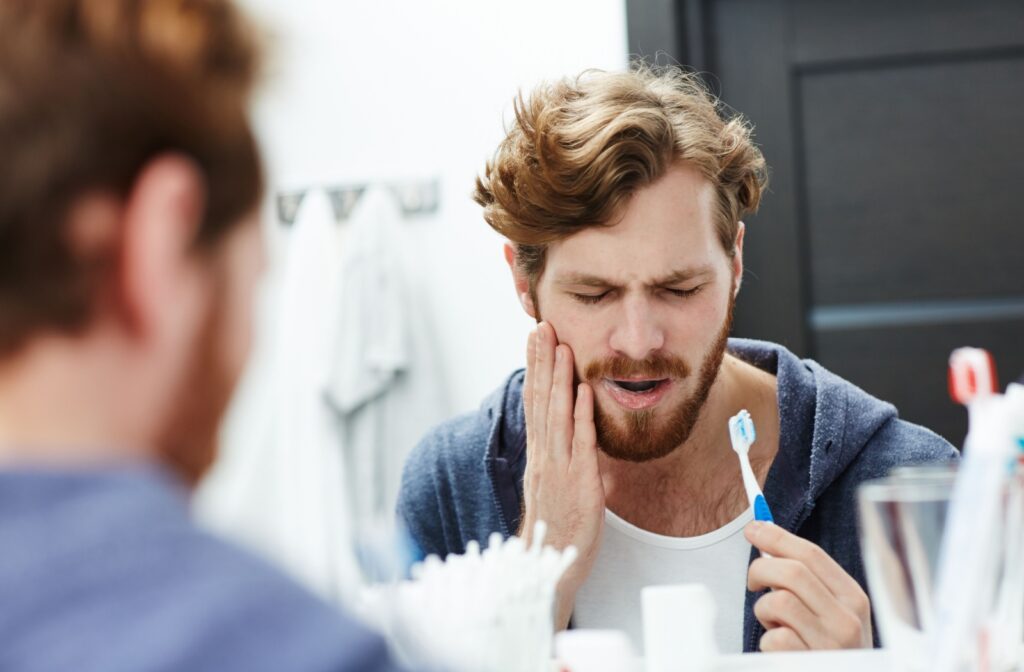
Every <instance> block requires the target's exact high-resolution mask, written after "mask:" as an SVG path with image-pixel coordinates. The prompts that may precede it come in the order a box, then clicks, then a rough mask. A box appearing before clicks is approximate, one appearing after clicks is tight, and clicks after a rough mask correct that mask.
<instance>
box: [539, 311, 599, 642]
mask: <svg viewBox="0 0 1024 672" xmlns="http://www.w3.org/2000/svg"><path fill="white" fill-rule="evenodd" d="M526 361H527V367H526V381H525V382H524V384H523V401H524V404H525V412H526V413H525V415H526V475H525V478H524V484H523V498H524V503H525V506H524V514H523V521H522V524H521V527H520V530H521V531H520V536H522V537H524V539H525V540H526V541H527V543H529V542H530V539H529V535H530V533H531V531H532V530H533V528H534V524H535V522H536V521H538V520H543V521H544V522H546V523H547V543H548V544H550V545H552V546H554V547H555V548H556V549H558V550H562V549H564V548H565V547H566V546H569V545H572V546H575V547H576V550H577V551H578V554H579V555H578V559H577V560H576V562H575V563H574V564H573V565H572V567H571V568H569V570H568V571H566V573H565V574H564V575H563V577H562V580H561V581H560V583H559V586H558V602H557V607H556V615H555V625H556V627H558V628H559V629H561V628H564V627H565V626H566V625H567V624H568V622H569V617H570V616H571V614H572V608H573V603H574V602H575V599H576V592H577V591H578V590H579V587H580V586H581V585H582V584H583V582H584V581H585V580H586V578H587V575H588V574H589V573H590V569H591V568H592V567H593V564H594V559H595V558H596V556H597V550H598V547H599V546H600V539H601V531H602V527H603V525H604V508H605V499H604V485H603V484H602V482H601V472H600V469H599V467H598V459H597V456H598V452H597V451H598V448H597V430H596V429H595V427H594V393H593V390H591V389H590V386H589V385H587V384H585V383H584V384H581V385H580V386H579V388H578V390H576V391H575V392H576V393H575V395H574V390H573V372H574V368H573V354H572V350H571V349H570V348H569V346H567V345H564V344H559V343H558V339H557V336H556V335H555V330H554V329H553V328H552V327H551V325H550V324H548V323H546V322H542V323H541V324H540V325H538V327H537V330H536V331H535V332H534V333H533V334H531V335H530V339H529V342H528V345H527V360H526ZM574 397H575V400H574Z"/></svg>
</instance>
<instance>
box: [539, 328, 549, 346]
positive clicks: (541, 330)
mask: <svg viewBox="0 0 1024 672" xmlns="http://www.w3.org/2000/svg"><path fill="white" fill-rule="evenodd" d="M537 340H539V341H540V342H541V343H545V342H546V341H547V339H546V338H544V325H540V326H538V327H537Z"/></svg>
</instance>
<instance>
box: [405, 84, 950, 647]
mask: <svg viewBox="0 0 1024 672" xmlns="http://www.w3.org/2000/svg"><path fill="white" fill-rule="evenodd" d="M515 112H516V114H515V122H514V124H513V125H512V128H511V130H510V131H509V132H508V135H507V137H506V138H505V140H504V141H503V142H502V143H501V145H500V146H499V148H498V150H497V152H496V154H495V156H494V158H493V160H492V161H491V162H490V163H489V164H488V165H487V168H486V171H485V173H484V175H483V176H482V177H481V178H480V179H479V180H478V181H477V188H476V200H477V201H478V202H479V203H480V204H481V205H483V206H484V218H485V219H486V220H487V222H488V224H490V225H491V226H492V227H493V228H494V229H495V230H496V231H498V232H499V233H501V234H502V235H503V236H505V237H506V238H507V239H508V240H509V241H510V242H509V244H507V245H506V247H505V256H506V260H507V261H508V264H509V266H510V267H511V269H512V275H513V278H514V284H515V289H516V293H517V295H518V297H519V299H520V301H521V303H522V306H523V308H524V310H525V311H526V312H527V313H528V314H529V315H530V316H531V317H533V318H535V319H536V320H537V321H538V322H539V324H538V326H537V329H536V331H535V332H534V333H533V334H532V335H531V336H530V339H529V343H528V347H527V367H526V371H525V374H524V372H522V371H519V372H516V373H513V374H512V376H511V377H510V378H509V379H508V380H506V381H505V383H503V385H502V386H501V387H500V388H499V389H498V391H497V392H495V393H494V394H493V395H492V396H491V397H490V398H488V399H487V400H486V401H485V402H484V404H483V406H482V408H481V410H480V411H479V412H477V413H472V414H469V415H466V416H463V417H460V418H456V419H454V420H452V421H450V422H448V423H446V424H443V425H442V426H441V427H439V428H438V429H436V430H435V431H433V432H432V433H431V434H430V435H428V436H427V437H426V438H425V439H424V441H423V442H422V443H421V444H420V445H419V446H418V448H417V449H416V450H415V452H414V453H413V455H412V457H411V458H410V460H409V462H408V464H407V466H406V470H405V475H404V485H403V489H402V494H401V496H400V498H399V502H398V513H399V516H400V518H401V519H402V520H403V521H404V523H405V525H406V526H407V527H408V529H409V531H410V532H411V534H412V535H413V537H414V538H415V540H416V541H417V542H418V544H419V545H420V547H421V549H422V551H423V552H424V553H438V554H441V555H442V556H443V555H444V554H446V553H449V552H454V553H459V552H462V551H463V549H464V548H465V544H466V542H467V541H469V540H470V539H485V538H486V537H487V535H488V534H489V533H492V532H494V531H500V532H501V533H503V534H505V535H511V534H521V535H524V536H529V534H530V532H531V530H532V529H533V524H534V522H535V521H537V520H544V521H546V522H547V524H548V526H549V528H548V529H549V531H548V540H549V541H550V542H551V543H553V544H555V545H556V546H559V547H561V546H565V545H568V544H573V545H575V546H576V547H577V548H578V550H579V551H580V557H579V560H578V562H577V563H576V565H575V566H574V567H573V568H572V570H570V572H569V573H568V574H567V575H566V576H565V577H564V579H563V581H562V583H561V585H560V586H559V591H558V604H557V615H558V616H557V621H558V625H559V626H561V627H564V626H566V625H567V624H568V623H569V621H570V617H571V619H572V623H573V625H574V626H576V627H587V628H592V627H593V628H597V627H601V628H603V627H611V628H618V629H622V630H625V631H626V632H628V633H629V634H630V635H631V636H632V637H633V640H634V642H635V643H636V645H637V646H638V647H639V646H640V642H641V641H642V639H641V634H640V633H641V632H642V630H641V623H640V601H639V593H640V588H641V587H643V586H645V585H650V584H664V583H681V582H702V583H705V584H707V585H708V586H709V587H710V588H711V590H712V591H713V593H714V594H715V596H716V598H717V603H718V612H719V617H718V622H717V625H716V637H717V641H718V645H719V648H720V650H722V651H724V652H740V651H755V650H758V649H760V650H762V651H776V650H786V649H819V648H845V647H870V646H872V644H873V643H874V639H873V629H872V624H871V614H870V603H869V600H868V598H867V596H866V593H865V588H864V585H865V579H864V570H863V567H862V562H861V558H860V553H859V549H858V542H857V534H856V516H855V508H856V507H855V493H856V487H857V485H858V484H859V483H861V482H862V481H864V480H865V479H868V478H873V477H876V476H881V475H883V474H885V473H886V472H887V471H888V470H889V469H890V468H891V467H893V466H895V465H906V464H913V463H921V462H931V461H939V460H950V459H954V458H955V455H956V452H955V451H954V449H953V448H952V447H951V446H949V445H948V444H947V443H946V442H945V441H944V440H942V439H941V438H940V437H938V436H937V435H935V434H933V433H931V432H929V431H928V430H926V429H923V428H921V427H917V426H914V425H911V424H908V423H906V422H903V421H901V420H899V419H898V418H897V416H896V412H895V409H894V408H893V407H892V406H890V405H888V404H885V403H883V402H881V401H878V400H877V399H874V398H872V397H870V396H868V395H867V394H866V393H864V392H863V391H861V390H859V389H857V388H856V387H854V386H853V385H851V384H849V383H847V382H845V381H843V380H841V379H839V378H838V377H836V376H835V375H833V374H831V373H829V372H828V371H826V370H824V369H823V368H822V367H821V366H819V365H818V364H816V363H814V362H812V361H806V360H804V361H802V360H800V359H798V358H796V357H795V356H794V355H793V354H791V353H790V352H789V351H787V350H786V349H785V348H783V347H781V346H778V345H774V344H770V343H764V342H757V341H748V340H730V339H728V334H729V331H730V326H731V319H732V310H733V302H734V300H735V297H736V295H737V292H738V291H739V288H740V282H741V280H742V276H743V240H744V236H745V229H744V225H743V223H742V222H741V221H740V219H741V217H742V216H743V215H744V214H746V213H749V212H752V211H753V210H755V209H756V207H757V205H758V202H759V199H760V196H761V192H762V189H763V188H764V184H765V164H764V160H763V158H762V157H761V154H760V152H759V151H758V150H757V148H756V147H755V146H754V145H753V144H752V142H751V138H750V131H749V128H748V126H747V125H746V124H745V123H744V121H743V120H742V119H740V118H738V117H733V118H723V116H722V115H721V114H720V111H719V109H718V107H717V105H716V102H715V101H714V100H713V99H712V98H711V96H710V95H709V94H708V93H707V91H706V90H705V89H704V88H703V87H702V86H701V85H700V83H699V80H698V79H697V78H695V77H693V76H690V75H688V74H684V73H682V72H680V71H678V70H675V69H665V70H658V71H654V70H650V69H639V70H637V71H634V72H631V73H619V74H615V73H601V72H587V73H584V74H583V75H581V76H579V77H578V78H576V79H571V80H565V81H561V82H558V83H555V84H553V85H545V86H541V87H540V88H538V89H536V90H535V91H534V92H533V93H532V95H531V96H529V98H527V99H525V100H524V99H523V98H520V99H519V100H518V101H517V104H516V109H515ZM741 409H748V410H749V411H750V413H751V415H752V417H753V420H754V422H755V424H756V427H757V440H756V442H755V443H754V444H753V446H752V447H751V449H750V461H751V463H752V465H753V470H754V473H755V475H756V477H757V480H758V482H759V484H760V485H761V486H762V487H763V490H764V495H765V497H766V498H767V501H768V503H769V505H770V506H771V508H772V509H773V511H774V516H775V523H776V525H774V526H772V525H764V524H758V523H753V522H751V521H752V517H753V516H752V512H751V509H750V506H749V503H748V500H747V496H746V494H745V492H744V489H743V485H742V482H741V477H740V470H739V465H738V462H737V456H736V454H735V453H734V452H733V450H732V448H731V445H730V440H729V433H728V429H727V422H728V419H729V418H730V417H731V416H732V415H734V414H735V413H737V412H738V411H739V410H741ZM510 580H511V579H510ZM769 591H770V592H769Z"/></svg>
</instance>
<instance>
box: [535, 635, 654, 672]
mask: <svg viewBox="0 0 1024 672" xmlns="http://www.w3.org/2000/svg"><path fill="white" fill-rule="evenodd" d="M555 658H557V659H558V662H559V663H560V666H561V667H562V668H563V669H568V670H569V672H627V671H628V672H640V667H639V665H640V661H639V659H638V658H637V657H636V653H635V652H634V651H633V646H632V645H631V644H630V643H629V637H628V636H627V635H626V633H624V632H622V631H621V630H565V631H563V632H560V633H558V634H557V635H555Z"/></svg>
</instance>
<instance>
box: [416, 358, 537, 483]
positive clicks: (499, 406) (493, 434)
mask: <svg viewBox="0 0 1024 672" xmlns="http://www.w3.org/2000/svg"><path fill="white" fill-rule="evenodd" d="M522 379H523V372H522V371H521V370H520V371H515V372H513V373H512V374H510V375H509V376H508V377H506V379H505V380H504V381H503V382H502V383H501V385H500V386H499V387H498V388H497V389H495V390H494V391H492V392H491V393H490V394H488V395H487V396H486V397H485V398H484V400H483V401H482V402H481V404H480V406H479V408H477V409H476V410H474V411H470V412H468V413H462V414H460V415H457V416H455V417H453V418H450V419H448V420H445V421H444V422H442V423H440V424H439V425H437V426H435V427H434V428H433V429H431V430H430V431H429V432H427V433H426V435H424V437H423V438H422V439H421V440H420V442H419V443H418V444H417V445H416V447H414V448H413V450H412V452H411V453H410V455H409V457H408V459H407V462H406V467H405V477H404V478H414V477H415V476H416V474H422V473H424V472H426V471H433V470H437V469H445V470H449V469H464V468H467V467H470V466H474V467H475V466H478V465H480V464H481V463H482V462H483V460H484V459H485V458H486V457H487V454H488V452H489V450H490V449H491V448H492V447H494V446H495V445H496V444H497V443H498V442H499V441H500V438H501V437H500V432H501V430H502V428H503V426H508V425H510V424H512V425H514V424H516V423H517V422H520V419H518V418H513V417H509V416H510V415H511V414H512V411H511V409H515V408H516V407H517V405H521V401H520V400H521V399H522Z"/></svg>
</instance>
